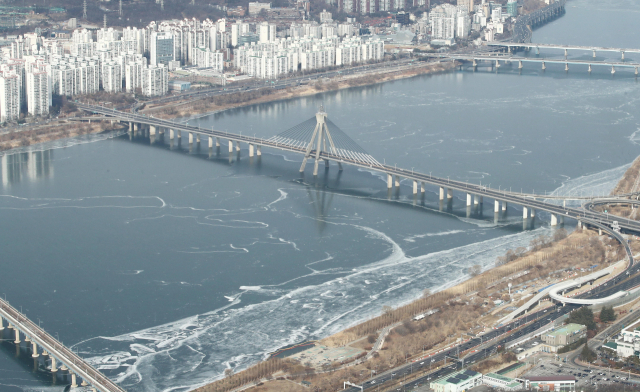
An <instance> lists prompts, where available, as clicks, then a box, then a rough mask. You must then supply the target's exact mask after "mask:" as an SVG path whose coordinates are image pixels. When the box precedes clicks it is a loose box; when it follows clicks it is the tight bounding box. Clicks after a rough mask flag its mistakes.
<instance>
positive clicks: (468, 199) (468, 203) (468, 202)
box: [467, 193, 473, 207]
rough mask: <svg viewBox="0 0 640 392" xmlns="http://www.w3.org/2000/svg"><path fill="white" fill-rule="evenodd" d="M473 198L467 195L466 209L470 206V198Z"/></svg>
mask: <svg viewBox="0 0 640 392" xmlns="http://www.w3.org/2000/svg"><path fill="white" fill-rule="evenodd" d="M472 197H473V196H472V195H471V193H467V207H469V206H471V198H472Z"/></svg>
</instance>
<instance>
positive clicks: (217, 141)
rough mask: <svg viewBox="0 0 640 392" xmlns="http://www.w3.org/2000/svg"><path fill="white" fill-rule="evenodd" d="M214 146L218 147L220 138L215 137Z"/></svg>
mask: <svg viewBox="0 0 640 392" xmlns="http://www.w3.org/2000/svg"><path fill="white" fill-rule="evenodd" d="M216 147H220V138H219V137H217V138H216Z"/></svg>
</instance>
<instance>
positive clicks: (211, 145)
mask: <svg viewBox="0 0 640 392" xmlns="http://www.w3.org/2000/svg"><path fill="white" fill-rule="evenodd" d="M209 148H213V136H209Z"/></svg>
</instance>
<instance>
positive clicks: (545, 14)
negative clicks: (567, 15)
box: [511, 0, 567, 42]
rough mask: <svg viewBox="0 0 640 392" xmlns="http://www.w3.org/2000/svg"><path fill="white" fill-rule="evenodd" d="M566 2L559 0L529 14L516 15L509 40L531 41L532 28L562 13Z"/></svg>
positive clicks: (565, 0)
mask: <svg viewBox="0 0 640 392" xmlns="http://www.w3.org/2000/svg"><path fill="white" fill-rule="evenodd" d="M566 2H567V0H559V1H556V2H554V3H552V4H549V5H548V6H546V7H544V8H541V9H539V10H536V11H534V12H531V13H529V14H525V15H520V16H518V17H517V18H516V23H515V24H514V26H513V34H512V36H511V41H512V42H531V34H532V29H533V28H535V27H537V26H540V25H542V24H544V23H546V22H547V21H549V20H551V19H555V18H557V17H558V16H560V15H563V14H564V12H565V11H564V6H565V3H566Z"/></svg>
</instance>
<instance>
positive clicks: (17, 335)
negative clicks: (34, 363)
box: [14, 327, 20, 344]
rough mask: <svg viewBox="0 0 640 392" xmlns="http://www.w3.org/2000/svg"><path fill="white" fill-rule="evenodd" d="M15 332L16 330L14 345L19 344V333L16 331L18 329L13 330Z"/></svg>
mask: <svg viewBox="0 0 640 392" xmlns="http://www.w3.org/2000/svg"><path fill="white" fill-rule="evenodd" d="M14 328H15V327H14ZM15 330H16V340H15V341H14V343H15V344H20V331H18V328H15Z"/></svg>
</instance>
